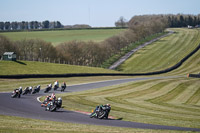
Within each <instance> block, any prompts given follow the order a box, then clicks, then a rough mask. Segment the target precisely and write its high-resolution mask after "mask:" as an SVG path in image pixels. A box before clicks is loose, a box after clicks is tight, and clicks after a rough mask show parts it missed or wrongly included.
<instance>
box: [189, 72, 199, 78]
mask: <svg viewBox="0 0 200 133" xmlns="http://www.w3.org/2000/svg"><path fill="white" fill-rule="evenodd" d="M188 77H192V78H200V73H199V74H188Z"/></svg>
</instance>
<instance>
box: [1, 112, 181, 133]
mask: <svg viewBox="0 0 200 133" xmlns="http://www.w3.org/2000/svg"><path fill="white" fill-rule="evenodd" d="M0 132H1V133H47V132H51V133H66V132H67V133H68V132H70V133H134V132H144V133H149V132H154V133H159V132H166V133H179V132H180V131H169V130H165V131H163V130H148V129H133V128H120V127H107V126H96V125H83V124H73V123H63V122H53V121H46V120H36V119H28V118H21V117H15V116H3V115H0ZM181 132H183V131H181Z"/></svg>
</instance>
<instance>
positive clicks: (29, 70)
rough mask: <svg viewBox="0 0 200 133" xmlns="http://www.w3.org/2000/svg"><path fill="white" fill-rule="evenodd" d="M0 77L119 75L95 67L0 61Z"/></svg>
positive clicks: (112, 71)
mask: <svg viewBox="0 0 200 133" xmlns="http://www.w3.org/2000/svg"><path fill="white" fill-rule="evenodd" d="M0 70H1V71H0V75H23V74H64V73H119V72H117V71H114V70H108V69H103V68H97V67H87V66H76V65H67V64H55V63H44V62H36V61H18V62H14V61H0Z"/></svg>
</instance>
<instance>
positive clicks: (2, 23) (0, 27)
mask: <svg viewBox="0 0 200 133" xmlns="http://www.w3.org/2000/svg"><path fill="white" fill-rule="evenodd" d="M0 30H4V22H0Z"/></svg>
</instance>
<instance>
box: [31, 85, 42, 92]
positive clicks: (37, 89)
mask: <svg viewBox="0 0 200 133" xmlns="http://www.w3.org/2000/svg"><path fill="white" fill-rule="evenodd" d="M39 91H40V85H38V86H35V87H34V89H33V92H32V94H35V93H39Z"/></svg>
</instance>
